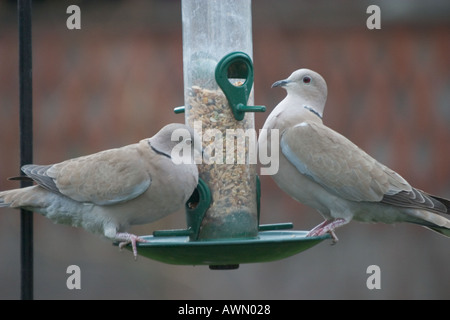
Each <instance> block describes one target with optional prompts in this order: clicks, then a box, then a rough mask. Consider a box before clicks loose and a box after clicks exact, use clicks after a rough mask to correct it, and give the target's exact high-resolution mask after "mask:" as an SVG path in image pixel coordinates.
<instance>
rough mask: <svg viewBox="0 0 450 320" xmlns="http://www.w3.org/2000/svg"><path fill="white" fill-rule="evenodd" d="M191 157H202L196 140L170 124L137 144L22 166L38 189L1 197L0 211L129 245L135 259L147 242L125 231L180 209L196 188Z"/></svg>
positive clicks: (180, 126)
mask: <svg viewBox="0 0 450 320" xmlns="http://www.w3.org/2000/svg"><path fill="white" fill-rule="evenodd" d="M194 141H195V142H194ZM180 145H181V147H184V149H181V148H178V149H180V150H185V151H189V152H185V154H182V153H181V152H179V153H178V154H174V156H177V157H179V156H180V154H181V157H185V158H183V159H181V158H180V159H181V160H180V159H178V161H177V162H178V163H180V162H181V163H180V164H176V163H175V162H176V161H173V160H174V159H173V157H172V150H173V148H174V147H175V146H180ZM194 151H195V152H197V151H199V152H201V141H199V136H198V135H197V134H196V133H194V131H193V129H191V128H190V127H188V126H186V125H184V124H176V123H172V124H169V125H167V126H165V127H163V128H162V129H161V130H160V131H159V132H158V133H157V134H156V135H154V136H153V137H151V138H149V139H143V140H141V141H140V142H139V143H135V144H131V145H128V146H124V147H121V148H116V149H110V150H106V151H102V152H98V153H95V154H91V155H88V156H83V157H79V158H74V159H71V160H67V161H64V162H61V163H57V164H53V165H46V166H40V165H33V164H30V165H25V166H23V167H22V171H23V172H24V173H25V174H26V175H27V177H29V178H31V179H32V180H34V181H35V182H36V183H37V185H34V186H31V187H26V188H22V189H14V190H8V191H3V192H0V207H12V208H25V209H28V210H31V211H35V212H38V213H41V214H43V215H44V216H46V217H47V218H49V219H50V220H52V221H53V222H55V223H61V224H68V225H72V226H75V227H82V228H84V229H86V230H88V231H90V232H92V233H95V234H102V235H104V236H105V237H107V238H110V239H113V240H116V241H120V244H119V246H120V248H122V247H123V246H124V245H126V244H129V243H131V245H132V248H133V254H134V257H135V259H136V257H137V249H136V242H145V240H143V239H142V238H140V237H138V236H136V235H134V234H130V233H127V232H126V230H127V228H128V227H129V226H131V225H137V224H146V223H150V222H153V221H155V220H158V219H160V218H162V217H164V216H166V215H168V214H170V213H172V212H174V211H177V210H178V209H180V208H182V207H183V205H184V204H185V203H186V201H187V200H188V199H189V197H190V196H191V195H192V193H193V191H194V189H195V188H196V186H197V183H198V171H197V166H196V165H195V164H194V161H193V158H192V157H193V156H194V153H195V152H194ZM186 157H191V158H189V159H188V158H186ZM190 160H192V161H190Z"/></svg>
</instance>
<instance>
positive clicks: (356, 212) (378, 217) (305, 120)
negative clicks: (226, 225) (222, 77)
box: [259, 69, 450, 242]
mask: <svg viewBox="0 0 450 320" xmlns="http://www.w3.org/2000/svg"><path fill="white" fill-rule="evenodd" d="M272 87H282V88H284V89H285V90H286V91H287V96H286V97H285V99H284V100H282V101H281V102H280V103H279V104H278V105H277V106H276V108H275V109H274V110H273V111H272V113H271V114H270V115H269V117H268V118H267V120H266V122H265V124H264V126H263V129H267V131H266V132H268V133H269V134H270V132H271V130H279V131H278V134H279V140H278V141H277V142H279V145H277V146H274V145H272V146H271V145H270V142H271V139H269V138H268V135H264V134H263V135H260V138H259V147H260V148H261V147H262V146H266V145H267V147H268V152H270V148H279V149H278V152H279V155H280V156H279V164H278V165H279V170H278V172H277V173H275V174H274V175H273V179H274V180H275V182H276V183H277V184H278V186H279V187H280V188H281V189H282V190H283V191H285V192H286V193H287V194H289V195H290V196H291V197H293V198H294V199H295V200H297V201H299V202H301V203H304V204H306V205H308V206H310V207H313V208H315V209H316V210H318V211H319V212H320V214H321V215H322V216H323V217H324V218H325V221H324V222H322V223H321V224H319V225H318V226H316V227H315V228H313V229H312V230H311V231H310V232H309V234H308V235H309V236H319V235H324V234H326V233H329V234H330V235H331V236H332V238H333V240H334V242H336V241H337V237H336V235H335V234H334V229H336V228H337V227H340V226H342V225H345V224H347V223H348V222H350V221H351V220H352V219H355V220H357V221H362V222H384V223H396V222H409V223H415V224H418V225H422V226H424V227H427V228H429V229H431V230H434V231H436V232H438V233H441V234H443V235H445V236H448V237H450V220H448V219H446V218H444V217H442V216H440V215H439V214H445V213H447V214H448V213H450V200H447V199H444V198H440V197H437V196H434V195H431V194H428V193H426V192H424V191H421V190H419V189H416V188H414V187H412V186H411V185H410V184H409V183H408V182H407V181H406V180H405V179H403V178H402V177H401V176H400V175H399V174H397V173H396V172H394V171H393V170H391V169H389V168H388V167H386V166H384V165H383V164H381V163H380V162H378V161H377V160H375V159H374V158H372V157H371V156H370V155H368V154H367V153H366V152H364V151H363V150H361V149H360V148H359V147H357V146H356V145H355V144H353V143H352V142H351V141H350V140H348V139H347V138H345V137H344V136H342V135H341V134H339V133H338V132H336V131H334V130H332V129H330V128H328V127H327V126H325V125H324V124H323V123H322V115H323V111H324V107H325V102H326V98H327V85H326V82H325V80H324V79H323V78H322V77H321V76H320V75H319V74H318V73H316V72H314V71H311V70H308V69H300V70H297V71H295V72H293V73H292V74H291V75H290V76H289V78H287V79H286V80H281V81H277V82H275V83H274V84H273V85H272ZM263 132H264V131H263Z"/></svg>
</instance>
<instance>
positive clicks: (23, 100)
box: [17, 0, 33, 300]
mask: <svg viewBox="0 0 450 320" xmlns="http://www.w3.org/2000/svg"><path fill="white" fill-rule="evenodd" d="M31 1H32V0H19V1H18V4H17V8H18V19H19V95H20V119H19V122H20V123H19V125H20V166H23V165H24V164H29V163H32V162H33V113H32V102H33V91H32V54H31ZM30 185H31V182H29V181H21V184H20V186H21V187H22V188H24V187H28V186H30ZM20 219H21V221H20V231H21V247H20V249H21V259H20V263H21V298H22V300H32V299H33V214H32V212H29V211H26V210H21V211H20Z"/></svg>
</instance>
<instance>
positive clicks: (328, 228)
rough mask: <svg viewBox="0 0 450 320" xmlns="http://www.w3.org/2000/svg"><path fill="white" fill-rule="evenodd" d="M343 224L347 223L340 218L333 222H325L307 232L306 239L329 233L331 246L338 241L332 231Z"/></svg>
mask: <svg viewBox="0 0 450 320" xmlns="http://www.w3.org/2000/svg"><path fill="white" fill-rule="evenodd" d="M344 224H347V221H346V220H345V219H342V218H338V219H335V220H325V221H323V222H322V223H320V224H319V225H318V226H316V227H314V228H313V229H312V230H311V231H309V232H308V234H307V235H306V236H307V237H317V236H322V235H324V234H326V233H329V234H330V235H331V238H332V241H333V243H332V244H336V243H337V242H338V241H339V239H338V237H337V236H336V234H335V233H334V229H336V228H338V227H340V226H343V225H344Z"/></svg>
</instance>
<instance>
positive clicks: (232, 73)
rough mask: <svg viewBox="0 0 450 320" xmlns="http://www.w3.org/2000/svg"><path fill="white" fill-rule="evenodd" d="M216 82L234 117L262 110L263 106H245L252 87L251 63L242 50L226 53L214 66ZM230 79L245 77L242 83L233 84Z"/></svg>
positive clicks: (239, 119) (239, 117)
mask: <svg viewBox="0 0 450 320" xmlns="http://www.w3.org/2000/svg"><path fill="white" fill-rule="evenodd" d="M215 77H216V82H217V84H218V85H219V87H220V88H221V89H222V91H223V93H224V94H225V96H226V97H227V99H228V103H229V104H230V107H231V110H232V111H233V115H234V118H235V119H236V120H238V121H241V120H243V119H244V116H245V113H246V112H264V111H266V107H264V106H247V102H248V98H249V96H250V92H251V91H252V87H253V64H252V60H251V59H250V57H249V56H248V55H247V54H246V53H244V52H231V53H229V54H227V55H226V56H225V57H223V58H222V60H220V61H219V63H218V64H217V66H216V72H215ZM230 79H245V81H244V83H242V84H240V85H235V84H232V83H231V82H230Z"/></svg>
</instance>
